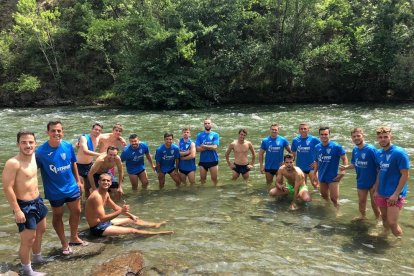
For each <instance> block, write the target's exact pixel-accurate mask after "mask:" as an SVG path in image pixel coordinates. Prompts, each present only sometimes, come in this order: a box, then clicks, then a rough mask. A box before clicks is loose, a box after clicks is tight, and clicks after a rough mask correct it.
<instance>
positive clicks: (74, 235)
mask: <svg viewBox="0 0 414 276" xmlns="http://www.w3.org/2000/svg"><path fill="white" fill-rule="evenodd" d="M66 206H67V207H68V209H69V226H70V242H75V243H79V242H82V240H81V239H80V238H79V236H78V226H79V222H80V214H81V205H80V200H79V199H77V200H75V201H72V202H68V203H66Z"/></svg>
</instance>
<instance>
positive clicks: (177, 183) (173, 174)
mask: <svg viewBox="0 0 414 276" xmlns="http://www.w3.org/2000/svg"><path fill="white" fill-rule="evenodd" d="M170 176H171V178H172V180H174V182H175V186H176V187H180V183H181V179H180V176H179V175H178V173H177V171H175V170H174V171H172V172H171V173H170Z"/></svg>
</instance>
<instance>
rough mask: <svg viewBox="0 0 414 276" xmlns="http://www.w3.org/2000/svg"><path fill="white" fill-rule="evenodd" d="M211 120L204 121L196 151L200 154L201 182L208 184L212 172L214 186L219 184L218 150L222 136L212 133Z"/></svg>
mask: <svg viewBox="0 0 414 276" xmlns="http://www.w3.org/2000/svg"><path fill="white" fill-rule="evenodd" d="M211 124H212V123H211V120H210V119H205V120H204V131H202V132H200V133H199V134H198V135H197V139H196V143H195V145H196V150H197V152H200V161H199V163H198V166H199V167H200V181H201V184H204V183H206V178H207V172H208V171H210V177H211V181H213V183H214V185H217V182H218V161H219V157H218V154H217V148H218V146H219V144H220V136H219V134H218V133H217V132H214V131H211Z"/></svg>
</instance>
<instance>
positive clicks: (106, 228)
mask: <svg viewBox="0 0 414 276" xmlns="http://www.w3.org/2000/svg"><path fill="white" fill-rule="evenodd" d="M98 183H99V187H98V189H97V190H95V191H93V192H92V193H91V195H90V196H89V197H88V200H87V201H86V206H85V216H86V221H87V222H88V224H89V227H90V228H89V229H90V231H91V234H92V235H93V236H96V237H102V236H114V235H124V234H139V235H158V234H173V233H174V231H157V232H151V231H145V230H139V229H136V228H132V227H125V225H127V224H134V225H138V226H144V227H155V228H158V227H160V226H161V225H163V224H165V223H166V221H162V222H159V223H154V222H147V221H144V220H142V219H140V218H138V217H137V216H134V215H132V214H131V213H129V205H126V204H124V205H123V206H122V207H120V206H118V205H116V204H115V203H114V202H113V201H112V199H111V198H110V197H109V194H108V189H109V187H110V186H111V184H112V178H111V176H110V175H109V174H107V173H103V174H101V175H100V177H99V181H98ZM105 206H108V207H109V208H111V209H113V210H114V211H115V212H112V213H109V214H106V213H105ZM121 214H122V215H125V216H127V218H116V217H118V216H119V215H121Z"/></svg>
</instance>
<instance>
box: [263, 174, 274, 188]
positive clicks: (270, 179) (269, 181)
mask: <svg viewBox="0 0 414 276" xmlns="http://www.w3.org/2000/svg"><path fill="white" fill-rule="evenodd" d="M265 176H266V183H267V185H271V184H272V183H273V174H271V173H269V172H265Z"/></svg>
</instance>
